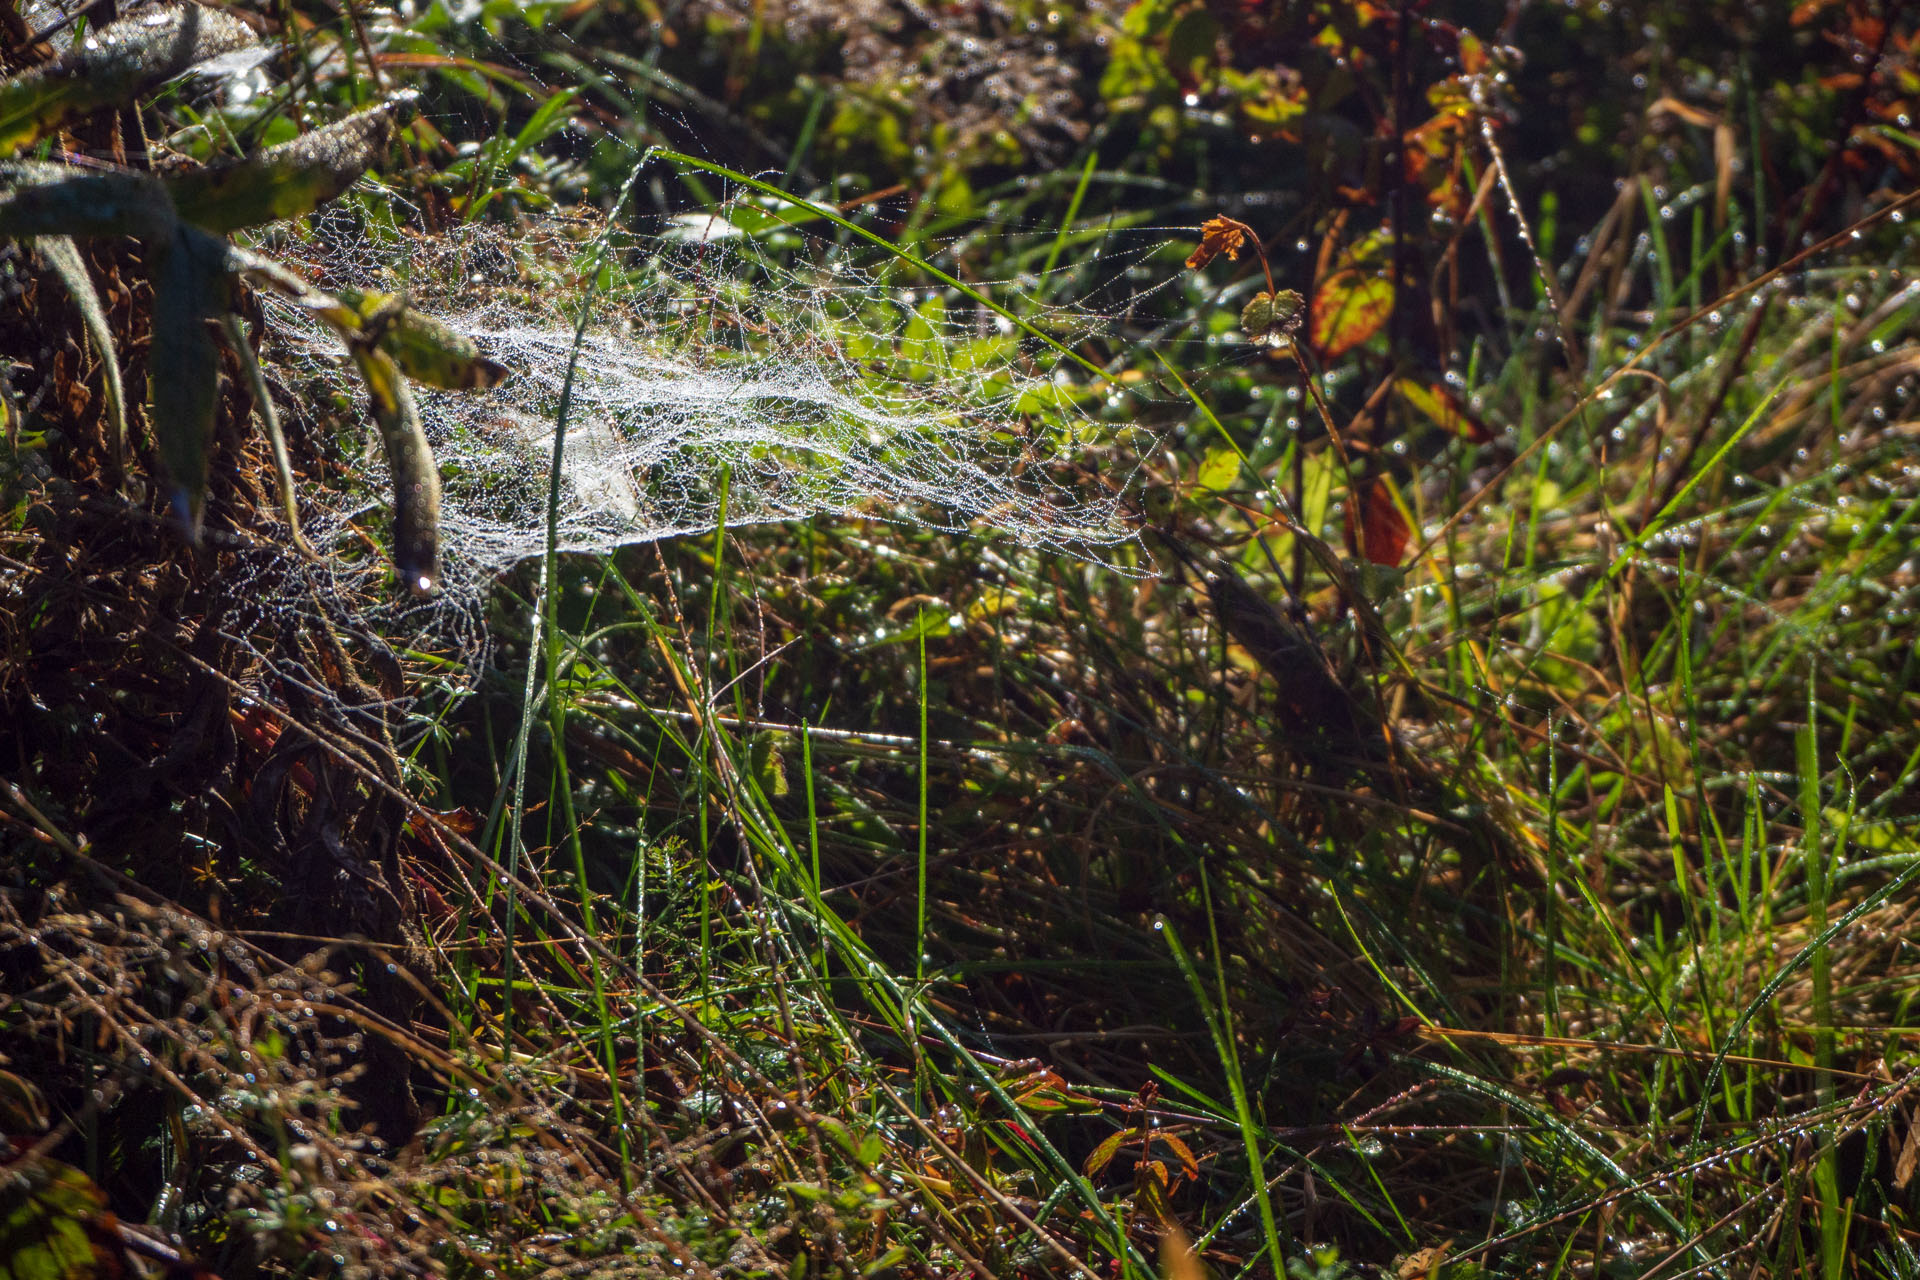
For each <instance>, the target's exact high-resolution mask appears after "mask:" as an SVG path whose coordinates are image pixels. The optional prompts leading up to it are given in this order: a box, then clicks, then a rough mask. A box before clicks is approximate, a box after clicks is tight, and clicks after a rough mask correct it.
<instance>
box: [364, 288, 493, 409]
mask: <svg viewBox="0 0 1920 1280" xmlns="http://www.w3.org/2000/svg"><path fill="white" fill-rule="evenodd" d="M335 296H336V297H338V298H339V299H340V301H341V302H343V303H345V304H346V305H347V306H348V307H349V308H351V309H352V310H353V312H354V313H355V314H356V315H357V316H358V317H359V321H360V326H361V329H362V330H363V331H364V332H366V333H369V334H372V335H374V337H375V339H376V341H378V342H379V344H380V348H381V350H383V351H385V352H386V353H387V354H388V355H390V356H392V357H393V358H394V360H395V361H396V362H397V363H398V364H399V366H400V368H401V369H402V371H404V372H405V373H406V375H407V376H408V377H409V378H412V379H413V380H414V381H415V382H424V383H426V384H427V385H428V386H430V387H439V388H441V389H442V390H445V391H484V390H486V389H487V388H489V387H497V386H499V385H500V384H501V383H502V382H504V381H505V380H506V377H507V374H508V373H509V372H510V370H508V368H507V366H505V365H503V364H501V363H499V362H498V361H495V360H489V359H487V357H485V356H483V355H481V354H480V348H479V347H477V346H475V345H474V342H473V339H471V338H469V337H467V336H466V335H465V334H463V333H457V332H455V331H454V330H453V329H451V328H449V327H448V326H446V325H444V324H442V323H441V322H440V321H438V320H435V319H434V318H433V317H432V316H429V315H425V314H423V313H422V312H419V311H416V310H414V309H413V308H412V307H410V306H408V305H406V302H405V300H404V299H402V298H400V297H398V296H397V295H394V294H391V293H365V292H362V291H361V290H358V289H338V290H336V291H335Z"/></svg>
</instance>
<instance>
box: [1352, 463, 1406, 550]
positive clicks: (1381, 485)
mask: <svg viewBox="0 0 1920 1280" xmlns="http://www.w3.org/2000/svg"><path fill="white" fill-rule="evenodd" d="M1412 539H1413V530H1412V529H1410V528H1408V527H1407V522H1406V520H1405V518H1404V517H1402V516H1401V514H1400V508H1399V507H1397V506H1395V505H1394V503H1393V491H1392V490H1391V489H1389V488H1388V487H1387V482H1386V481H1384V480H1381V479H1379V478H1378V477H1376V478H1374V479H1372V480H1365V481H1362V482H1361V484H1360V486H1359V488H1358V489H1357V490H1356V491H1355V492H1354V493H1351V494H1349V495H1347V550H1349V551H1351V552H1352V553H1353V554H1354V555H1357V556H1361V557H1364V558H1365V559H1366V560H1368V561H1369V562H1371V563H1373V564H1383V565H1386V566H1388V567H1389V568H1392V567H1395V566H1397V565H1398V564H1399V563H1400V561H1401V559H1402V558H1403V557H1404V556H1405V555H1406V554H1407V543H1409V542H1410V541H1412Z"/></svg>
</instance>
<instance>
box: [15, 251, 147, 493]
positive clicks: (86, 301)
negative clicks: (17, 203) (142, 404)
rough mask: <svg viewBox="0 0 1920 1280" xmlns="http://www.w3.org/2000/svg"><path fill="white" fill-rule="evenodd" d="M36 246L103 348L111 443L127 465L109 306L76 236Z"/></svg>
mask: <svg viewBox="0 0 1920 1280" xmlns="http://www.w3.org/2000/svg"><path fill="white" fill-rule="evenodd" d="M33 247H34V248H36V249H38V250H39V251H40V256H41V257H43V258H45V259H46V260H47V265H48V266H50V267H52V268H53V270H54V274H56V275H58V276H59V277H60V282H61V283H62V284H64V285H66V287H67V292H68V293H69V294H71V295H72V296H73V301H74V305H76V306H78V307H79V308H80V322H81V324H82V325H84V326H85V327H86V330H87V337H88V338H90V339H91V340H92V342H93V344H94V346H96V347H98V348H99V352H98V355H99V358H100V364H101V368H102V370H103V371H104V373H105V375H106V392H107V432H108V441H107V443H108V447H109V448H110V449H111V450H112V454H113V465H114V467H115V468H116V469H117V468H119V467H121V466H122V465H124V453H125V446H124V444H123V441H125V440H126V437H127V389H126V384H125V383H123V382H122V381H121V380H120V356H119V353H118V352H117V351H115V350H114V346H113V332H112V330H110V329H109V328H108V327H107V312H106V308H104V307H102V306H101V305H100V295H99V293H98V292H96V291H95V289H94V287H93V276H92V275H91V274H89V273H88V271H87V264H86V263H85V262H84V261H82V260H81V257H80V250H79V248H78V247H77V246H76V245H75V244H74V243H73V241H72V240H69V239H68V238H67V237H66V236H42V237H40V238H39V239H38V240H37V241H35V243H34V246H33Z"/></svg>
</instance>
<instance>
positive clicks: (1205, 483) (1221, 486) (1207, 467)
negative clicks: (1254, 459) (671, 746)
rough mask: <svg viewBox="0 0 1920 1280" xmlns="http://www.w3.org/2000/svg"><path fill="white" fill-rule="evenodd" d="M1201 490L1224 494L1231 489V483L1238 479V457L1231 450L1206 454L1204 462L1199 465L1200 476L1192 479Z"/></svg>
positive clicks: (1219, 450)
mask: <svg viewBox="0 0 1920 1280" xmlns="http://www.w3.org/2000/svg"><path fill="white" fill-rule="evenodd" d="M1194 478H1195V480H1196V481H1197V482H1198V483H1199V485H1200V487H1201V488H1202V489H1212V490H1214V491H1216V492H1224V491H1226V490H1228V489H1231V488H1233V482H1234V481H1235V480H1237V479H1239V478H1240V455H1239V454H1237V453H1235V452H1234V451H1233V450H1231V449H1215V450H1213V451H1212V452H1210V453H1208V454H1207V457H1206V461H1204V462H1202V463H1201V464H1200V474H1199V475H1198V476H1196V477H1194Z"/></svg>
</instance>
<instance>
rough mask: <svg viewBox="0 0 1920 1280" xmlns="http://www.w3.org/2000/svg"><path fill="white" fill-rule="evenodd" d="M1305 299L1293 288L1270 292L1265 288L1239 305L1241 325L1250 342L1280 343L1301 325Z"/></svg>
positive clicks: (1277, 344) (1276, 344)
mask: <svg viewBox="0 0 1920 1280" xmlns="http://www.w3.org/2000/svg"><path fill="white" fill-rule="evenodd" d="M1304 301H1305V299H1303V298H1301V296H1300V295H1299V294H1297V293H1295V292H1294V291H1293V290H1292V289H1282V290H1280V292H1278V293H1268V292H1267V291H1266V290H1264V289H1262V290H1261V291H1260V292H1259V293H1256V294H1254V295H1253V297H1252V298H1251V299H1250V300H1249V301H1248V302H1247V305H1246V306H1244V307H1242V308H1241V309H1240V328H1241V329H1242V330H1244V331H1245V332H1246V335H1247V341H1248V342H1256V343H1259V342H1264V343H1268V344H1271V345H1273V346H1280V345H1281V344H1282V343H1284V342H1286V340H1287V339H1288V338H1289V337H1291V336H1292V334H1293V331H1294V330H1295V329H1298V328H1299V327H1300V308H1301V306H1302V305H1303V303H1304Z"/></svg>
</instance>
